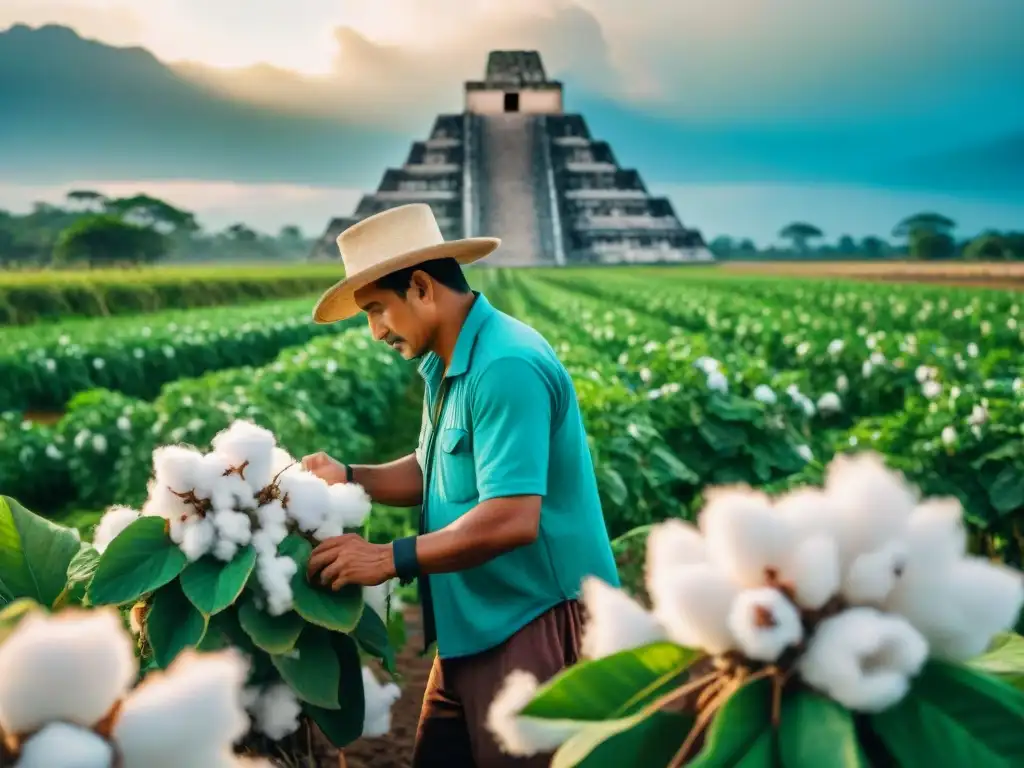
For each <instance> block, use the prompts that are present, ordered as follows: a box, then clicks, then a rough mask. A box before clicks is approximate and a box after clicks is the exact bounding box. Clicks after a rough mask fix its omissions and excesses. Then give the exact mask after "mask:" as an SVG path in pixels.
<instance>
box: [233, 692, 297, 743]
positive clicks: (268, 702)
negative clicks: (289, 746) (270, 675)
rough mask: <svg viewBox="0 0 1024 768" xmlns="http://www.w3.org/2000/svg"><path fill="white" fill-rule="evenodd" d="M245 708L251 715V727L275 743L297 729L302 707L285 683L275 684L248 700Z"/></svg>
mask: <svg viewBox="0 0 1024 768" xmlns="http://www.w3.org/2000/svg"><path fill="white" fill-rule="evenodd" d="M247 698H248V699H249V700H248V701H247V702H246V708H247V709H248V710H249V711H250V712H251V713H252V716H253V721H254V722H253V727H254V728H255V730H257V731H259V732H260V733H262V734H264V735H265V736H267V737H268V738H270V739H273V740H275V741H277V740H279V739H283V738H284V737H285V736H288V735H289V734H292V733H295V731H297V730H298V729H299V715H300V714H302V705H301V704H300V703H299V700H298V699H297V698H296V697H295V692H294V691H293V690H292V689H291V687H290V686H288V685H287V684H285V683H275V684H273V685H270V686H268V687H267V688H266V689H264V690H263V691H261V692H259V693H258V694H257V695H256V696H255V697H252V698H249V697H247Z"/></svg>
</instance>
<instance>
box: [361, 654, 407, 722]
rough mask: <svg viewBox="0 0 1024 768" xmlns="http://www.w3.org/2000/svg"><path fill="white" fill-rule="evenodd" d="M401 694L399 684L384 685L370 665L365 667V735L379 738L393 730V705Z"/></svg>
mask: <svg viewBox="0 0 1024 768" xmlns="http://www.w3.org/2000/svg"><path fill="white" fill-rule="evenodd" d="M401 695H402V691H401V689H400V688H399V687H398V686H397V685H395V684H394V683H385V684H383V685H382V684H381V683H379V682H378V681H377V678H376V677H374V676H373V672H371V671H370V668H369V667H363V698H364V700H365V708H364V713H363V733H362V735H363V736H365V737H369V738H378V737H380V736H386V735H387V733H388V731H390V730H391V707H392V706H393V705H394V703H395V702H396V701H398V699H399V698H400V697H401Z"/></svg>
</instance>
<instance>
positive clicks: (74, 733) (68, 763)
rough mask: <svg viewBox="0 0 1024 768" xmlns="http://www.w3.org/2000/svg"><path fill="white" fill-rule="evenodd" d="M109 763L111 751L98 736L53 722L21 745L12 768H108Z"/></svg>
mask: <svg viewBox="0 0 1024 768" xmlns="http://www.w3.org/2000/svg"><path fill="white" fill-rule="evenodd" d="M113 759H114V749H113V747H111V746H110V744H109V743H108V742H107V741H106V740H105V739H104V738H102V737H101V736H97V735H96V734H95V733H93V732H92V731H90V730H88V729H86V728H82V727H79V726H75V725H69V724H68V723H60V722H57V723H50V724H49V725H46V726H44V727H43V729H42V730H40V731H39V732H38V733H36V734H35V735H33V736H32V738H30V739H28V740H27V741H26V742H25V743H24V744H22V746H21V756H20V759H19V760H18V762H17V763H16V764H15V766H14V768H110V766H111V764H112V761H113Z"/></svg>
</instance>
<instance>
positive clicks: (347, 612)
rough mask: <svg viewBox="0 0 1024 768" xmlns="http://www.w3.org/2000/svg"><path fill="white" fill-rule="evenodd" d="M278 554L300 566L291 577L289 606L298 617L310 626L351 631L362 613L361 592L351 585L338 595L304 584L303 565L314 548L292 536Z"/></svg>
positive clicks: (359, 588) (282, 543) (304, 567)
mask: <svg viewBox="0 0 1024 768" xmlns="http://www.w3.org/2000/svg"><path fill="white" fill-rule="evenodd" d="M278 551H279V552H280V553H281V554H282V555H287V556H288V557H290V558H292V560H294V561H295V562H296V564H297V565H298V566H299V568H298V571H296V573H295V576H293V577H292V603H293V607H294V610H295V612H296V613H297V614H299V616H301V617H302V618H304V619H305V620H306V621H308V622H309V623H310V624H316V625H317V626H320V627H323V628H325V629H330V630H334V631H335V632H351V631H352V630H353V629H355V628H356V624H358V623H359V615H360V614H361V613H362V610H363V590H362V588H361V587H358V586H356V585H354V584H350V585H347V586H344V587H342V588H341V589H340V590H338V591H337V592H334V591H332V590H331V589H330V588H328V587H319V586H313V585H312V584H310V583H309V582H308V581H306V565H307V564H308V563H309V555H310V553H311V552H312V551H313V546H312V545H311V544H310V543H309V542H308V541H306V540H305V539H303V538H302V537H301V536H296V535H295V534H291V535H289V536H288V537H287V538H286V539H285V540H284V541H282V542H281V546H280V547H279V548H278Z"/></svg>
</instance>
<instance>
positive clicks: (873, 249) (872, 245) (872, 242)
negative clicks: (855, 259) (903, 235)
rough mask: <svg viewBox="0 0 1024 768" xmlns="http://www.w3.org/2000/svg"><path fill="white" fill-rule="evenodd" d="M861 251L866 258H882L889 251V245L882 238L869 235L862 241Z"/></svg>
mask: <svg viewBox="0 0 1024 768" xmlns="http://www.w3.org/2000/svg"><path fill="white" fill-rule="evenodd" d="M860 249H861V250H862V251H863V252H864V255H865V256H872V257H873V256H881V255H882V254H883V253H885V252H886V251H887V250H888V249H889V244H888V243H887V242H885V240H883V239H882V238H880V237H875V236H874V235H868V236H867V237H865V238H864V239H863V240H861V241H860Z"/></svg>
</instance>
